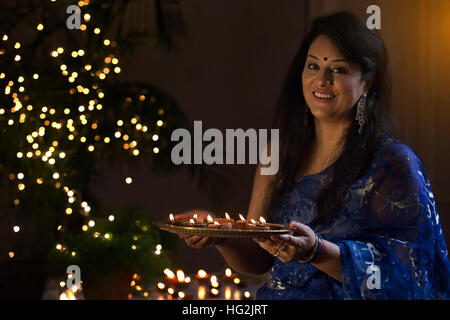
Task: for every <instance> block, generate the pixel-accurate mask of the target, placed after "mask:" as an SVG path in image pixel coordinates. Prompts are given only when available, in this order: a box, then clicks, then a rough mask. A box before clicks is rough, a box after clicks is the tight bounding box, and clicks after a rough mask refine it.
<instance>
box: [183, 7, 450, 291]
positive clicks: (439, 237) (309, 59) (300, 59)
mask: <svg viewBox="0 0 450 320" xmlns="http://www.w3.org/2000/svg"><path fill="white" fill-rule="evenodd" d="M389 104H390V73H389V67H388V57H387V52H386V49H385V46H384V44H383V41H382V40H381V38H380V37H379V36H378V34H377V33H376V32H375V31H373V30H369V29H368V28H367V27H366V25H365V22H364V20H362V19H360V18H358V17H356V16H354V15H352V14H350V13H347V12H341V13H337V14H334V15H330V16H326V17H321V18H318V19H316V20H315V21H314V23H313V26H312V29H311V31H310V32H309V33H308V35H307V36H306V37H305V39H304V41H303V43H302V44H301V47H300V50H299V52H298V54H297V56H296V57H295V59H294V61H293V63H292V66H291V69H290V72H289V74H288V77H287V79H286V82H285V87H284V90H283V92H282V95H281V98H280V101H279V107H280V109H279V112H278V115H277V119H276V127H278V128H280V170H279V171H278V173H277V175H274V176H261V175H259V172H260V170H259V169H260V167H261V165H259V166H258V168H257V171H256V175H255V179H254V186H253V191H252V196H251V201H250V206H249V210H248V218H254V219H258V218H259V217H260V216H263V217H265V218H266V220H270V221H274V222H276V223H283V224H290V227H291V229H292V231H293V232H292V235H281V236H273V237H272V238H270V239H254V240H255V241H254V242H252V241H249V240H242V239H231V238H226V239H218V238H211V237H202V236H181V237H182V238H184V239H185V241H186V242H187V244H188V245H189V246H191V247H195V248H201V247H204V246H206V245H215V246H216V248H217V249H218V250H219V252H220V253H221V254H222V255H223V257H224V258H225V260H226V261H227V263H228V264H230V265H231V266H232V267H234V268H235V269H236V270H238V271H240V272H244V273H252V274H260V273H265V272H267V271H270V272H269V276H268V279H267V281H266V283H265V284H264V285H263V286H262V287H261V288H260V289H259V290H258V293H257V299H448V298H449V296H450V282H449V278H450V263H449V260H448V252H447V247H446V244H445V240H444V237H443V233H442V228H441V225H440V223H439V216H438V212H437V210H436V205H435V201H434V198H433V194H432V192H431V188H430V184H429V182H428V179H427V176H426V173H425V171H424V169H423V166H422V163H421V161H420V160H419V158H418V157H417V156H416V155H415V154H414V152H413V151H412V150H411V149H410V148H409V147H407V146H406V145H404V144H402V143H401V142H400V141H398V140H396V139H394V138H392V137H390V136H388V135H386V130H387V126H386V124H387V121H386V117H387V111H388V108H389ZM195 212H196V213H199V212H200V211H198V210H196V211H195ZM200 213H201V214H202V215H207V214H212V213H210V212H207V211H201V212H200ZM185 214H192V212H188V213H185Z"/></svg>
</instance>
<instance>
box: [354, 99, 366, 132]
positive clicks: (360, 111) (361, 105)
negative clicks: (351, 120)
mask: <svg viewBox="0 0 450 320" xmlns="http://www.w3.org/2000/svg"><path fill="white" fill-rule="evenodd" d="M366 108H367V91H364V93H363V94H362V96H361V98H360V99H359V101H358V106H357V107H356V121H358V123H359V130H358V133H359V134H361V133H362V128H363V126H364V124H365V123H366Z"/></svg>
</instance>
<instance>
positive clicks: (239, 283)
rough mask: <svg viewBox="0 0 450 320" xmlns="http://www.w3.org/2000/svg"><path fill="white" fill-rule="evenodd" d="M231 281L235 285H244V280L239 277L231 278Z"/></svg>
mask: <svg viewBox="0 0 450 320" xmlns="http://www.w3.org/2000/svg"><path fill="white" fill-rule="evenodd" d="M233 283H234V284H235V285H236V286H237V287H245V282H243V281H242V280H241V279H240V278H238V277H236V278H234V279H233Z"/></svg>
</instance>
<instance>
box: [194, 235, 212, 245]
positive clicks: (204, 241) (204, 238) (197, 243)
mask: <svg viewBox="0 0 450 320" xmlns="http://www.w3.org/2000/svg"><path fill="white" fill-rule="evenodd" d="M210 240H211V238H210V237H202V239H200V240H199V241H197V242H196V243H195V246H196V247H198V248H203V247H204V246H206V245H207V244H208V242H209V241H210Z"/></svg>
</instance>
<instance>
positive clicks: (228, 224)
mask: <svg viewBox="0 0 450 320" xmlns="http://www.w3.org/2000/svg"><path fill="white" fill-rule="evenodd" d="M215 221H217V222H218V223H220V227H221V228H223V229H231V228H233V223H234V220H233V219H231V218H230V215H229V214H228V212H225V218H216V219H215Z"/></svg>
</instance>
